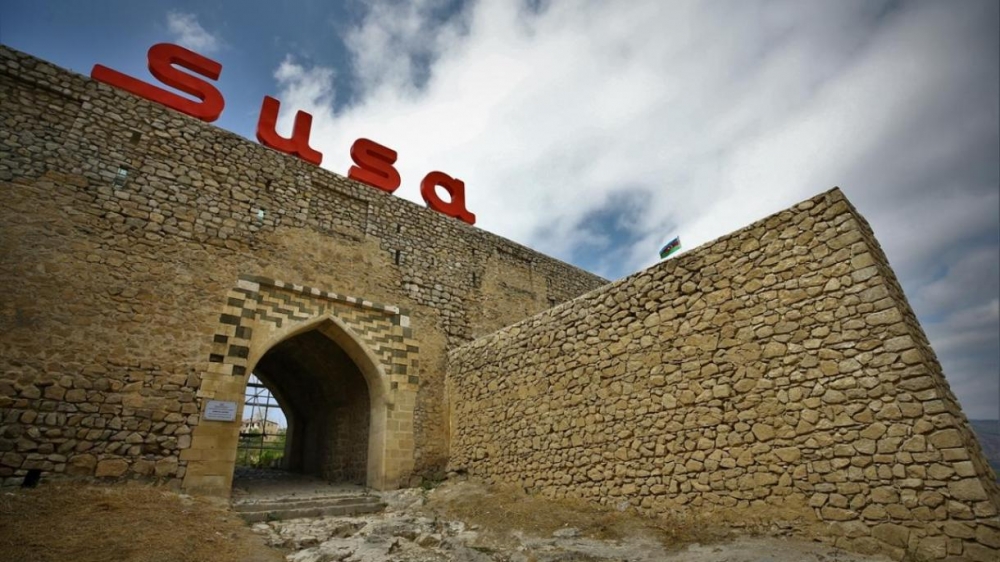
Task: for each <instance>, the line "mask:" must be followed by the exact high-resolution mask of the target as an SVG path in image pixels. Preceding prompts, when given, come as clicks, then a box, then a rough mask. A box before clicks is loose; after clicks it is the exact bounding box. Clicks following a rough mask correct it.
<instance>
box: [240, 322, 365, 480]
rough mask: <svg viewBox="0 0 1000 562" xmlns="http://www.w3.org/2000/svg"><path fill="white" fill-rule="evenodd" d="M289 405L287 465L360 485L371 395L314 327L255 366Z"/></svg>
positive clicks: (353, 368) (354, 370)
mask: <svg viewBox="0 0 1000 562" xmlns="http://www.w3.org/2000/svg"><path fill="white" fill-rule="evenodd" d="M254 372H255V373H257V375H258V376H259V377H261V379H262V380H264V381H266V382H267V384H268V385H269V386H270V387H272V388H274V389H275V392H277V393H279V395H280V396H281V397H282V399H283V401H284V402H285V403H287V408H288V409H290V410H291V414H290V417H291V418H292V422H293V423H291V424H290V426H289V431H288V436H287V439H288V458H287V459H285V466H286V468H287V469H288V470H291V471H294V472H302V473H305V474H312V475H315V476H319V477H321V478H324V479H326V480H329V481H335V482H351V483H354V484H365V483H366V475H367V459H368V430H369V411H370V405H369V402H370V399H369V394H368V387H367V384H366V383H365V379H364V376H363V375H362V374H361V372H360V371H359V370H358V367H357V366H356V365H355V364H354V363H353V362H352V361H351V359H350V357H348V356H347V353H346V352H344V350H342V349H340V348H339V347H338V346H337V345H336V344H334V343H333V342H332V341H330V339H328V338H327V337H326V336H324V335H323V334H321V333H320V332H318V331H315V330H314V331H309V332H306V333H304V334H301V335H298V336H295V337H293V338H291V339H288V340H285V341H284V342H281V343H280V344H278V345H276V346H274V348H272V349H271V350H270V351H268V352H267V353H266V354H265V355H264V357H263V358H262V359H261V360H260V362H259V363H258V364H257V368H256V369H255V371H254Z"/></svg>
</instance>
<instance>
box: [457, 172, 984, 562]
mask: <svg viewBox="0 0 1000 562" xmlns="http://www.w3.org/2000/svg"><path fill="white" fill-rule="evenodd" d="M449 360H450V363H449V386H450V388H451V391H452V392H453V397H452V403H453V404H454V415H453V417H452V424H453V435H454V440H453V445H452V456H451V460H450V468H451V469H452V470H455V471H466V472H468V473H470V474H475V475H480V476H483V477H486V478H489V479H491V480H493V481H498V482H506V483H513V484H516V485H519V486H523V487H526V488H529V489H532V490H535V491H537V492H539V493H542V494H545V495H549V496H552V497H576V498H584V499H588V500H592V501H595V502H600V503H602V504H608V505H612V506H616V507H625V506H631V507H633V508H636V509H638V510H640V511H643V512H646V513H650V514H659V513H669V512H677V511H688V512H697V513H701V514H717V515H719V516H722V515H724V514H728V515H729V516H735V517H740V516H741V515H742V514H748V515H749V514H750V513H755V514H763V515H764V517H774V518H777V517H792V518H798V519H799V520H800V521H802V522H804V523H803V524H804V525H805V523H807V522H815V523H809V526H808V529H809V530H808V531H805V532H808V533H810V534H815V535H816V536H821V537H824V538H826V539H829V540H832V541H834V542H836V544H837V545H839V546H843V547H846V548H850V549H853V550H857V551H863V552H876V551H879V552H885V553H887V554H889V555H891V556H892V557H893V558H895V559H902V558H903V557H904V556H905V555H907V553H909V555H910V556H913V557H915V558H917V559H934V560H937V559H944V558H946V557H950V556H954V557H961V559H968V560H996V559H997V556H998V552H1000V550H998V548H1000V523H998V520H997V509H998V507H1000V491H998V488H997V485H996V483H995V476H994V474H993V473H992V471H991V470H990V468H989V467H988V466H987V464H986V462H985V461H984V459H983V456H982V453H981V450H980V448H979V445H978V443H977V442H976V440H975V437H974V436H973V435H972V433H971V431H970V430H969V428H968V424H967V420H966V418H965V417H964V415H963V414H962V412H961V409H960V408H959V406H958V404H957V402H956V400H955V397H954V396H953V394H952V393H951V391H950V390H949V388H948V385H947V382H946V381H945V379H944V377H943V376H942V373H941V368H940V365H939V364H938V362H937V360H936V358H935V357H934V355H933V352H932V351H931V350H930V347H929V346H928V344H927V339H926V337H925V336H924V334H923V332H922V331H921V329H920V326H919V325H918V323H917V321H916V319H915V317H914V316H913V313H912V311H911V310H910V308H909V306H908V305H907V303H906V300H905V298H904V297H903V293H902V291H901V290H900V287H899V284H898V283H897V281H896V279H895V277H894V276H893V274H892V271H891V270H890V268H889V265H888V263H887V262H886V260H885V257H884V255H883V253H882V251H881V249H880V248H879V246H878V244H877V243H876V241H875V239H874V237H873V235H872V232H871V230H870V228H869V227H868V225H867V223H866V222H865V221H864V219H863V218H862V217H861V216H859V215H858V213H857V212H856V211H855V209H854V208H853V207H852V206H851V205H850V204H849V203H848V202H847V201H846V199H845V198H844V196H843V194H842V193H841V192H840V191H839V190H833V191H830V192H827V193H824V194H822V195H819V196H817V197H815V198H813V199H811V200H808V201H805V202H803V203H801V204H799V205H797V206H795V207H794V208H792V209H789V210H786V211H783V212H781V213H778V214H776V215H774V216H771V217H769V218H767V219H764V220H762V221H760V222H758V223H755V224H753V225H751V226H749V227H747V228H745V229H743V230H740V231H738V232H735V233H733V234H731V235H728V236H726V237H724V238H721V239H719V240H717V241H715V242H713V243H710V244H708V245H706V246H702V247H700V248H698V249H696V250H693V251H691V252H688V253H686V254H683V255H681V256H679V257H678V258H676V259H671V260H667V261H666V262H663V263H661V264H659V265H657V266H654V267H652V268H650V269H648V270H646V271H642V272H640V273H637V274H635V275H633V276H631V277H628V278H626V279H623V280H621V281H618V282H615V283H613V284H611V285H608V286H605V287H602V288H600V289H598V290H595V291H593V292H590V293H588V294H586V295H584V296H582V297H579V298H578V299H576V300H573V301H571V302H568V303H565V304H562V305H560V306H557V307H555V308H553V309H551V310H548V311H545V312H542V313H540V314H538V315H536V316H534V317H531V318H529V319H527V320H524V321H522V322H519V323H517V324H515V325H513V326H510V327H507V328H504V329H502V330H500V331H498V332H496V333H494V334H490V335H489V336H486V337H483V338H480V339H478V340H476V341H474V342H472V343H470V344H468V345H465V346H463V347H460V348H458V349H455V350H453V351H451V352H450V354H449ZM779 509H780V511H779ZM778 513H781V515H780V516H779V515H778ZM813 525H815V526H813Z"/></svg>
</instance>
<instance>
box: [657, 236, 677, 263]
mask: <svg viewBox="0 0 1000 562" xmlns="http://www.w3.org/2000/svg"><path fill="white" fill-rule="evenodd" d="M680 249H681V237H680V236H678V237H677V238H674V239H673V240H671V241H670V242H667V245H666V246H664V247H663V248H661V249H660V259H661V260H662V259H663V258H665V257H667V256H669V255H670V254H672V253H674V252H676V251H677V250H680Z"/></svg>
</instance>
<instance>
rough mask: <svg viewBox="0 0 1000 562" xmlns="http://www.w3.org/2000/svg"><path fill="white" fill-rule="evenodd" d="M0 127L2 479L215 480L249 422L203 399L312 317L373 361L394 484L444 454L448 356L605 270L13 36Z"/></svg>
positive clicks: (191, 483)
mask: <svg viewBox="0 0 1000 562" xmlns="http://www.w3.org/2000/svg"><path fill="white" fill-rule="evenodd" d="M0 119H2V126H0V194H2V201H3V204H2V205H0V280H2V282H3V286H4V289H5V290H4V298H3V300H2V305H0V306H2V309H0V334H2V335H0V481H2V483H3V484H5V485H18V484H20V483H21V481H22V480H23V478H24V475H25V474H26V473H27V471H29V470H32V469H34V470H41V471H42V473H43V476H44V477H48V476H49V475H58V474H65V475H73V476H81V477H98V478H117V477H125V478H128V477H144V478H158V479H162V480H166V481H172V482H174V483H175V484H177V485H183V487H184V488H186V489H188V490H195V491H202V492H207V493H215V494H223V495H228V493H229V489H230V482H231V479H232V473H233V463H234V460H235V455H236V444H237V440H238V432H239V421H235V422H232V423H226V422H220V421H207V420H205V419H204V416H203V409H204V407H205V404H206V402H207V401H208V400H220V401H238V402H239V403H240V404H241V405H242V399H243V389H244V386H245V383H246V379H247V377H248V376H249V375H250V372H251V371H252V370H253V369H254V368H255V366H256V365H258V363H259V362H260V359H261V358H262V357H263V356H264V355H265V354H266V353H267V352H268V351H269V350H271V349H277V348H279V347H280V345H279V344H281V342H283V341H290V340H288V338H290V337H293V336H295V334H296V333H297V332H300V331H303V330H312V331H314V332H317V333H320V334H323V335H324V336H325V337H324V338H320V339H322V340H329V341H331V342H333V344H335V345H336V346H337V347H339V348H340V349H342V350H343V351H344V352H346V354H347V355H348V356H350V358H351V360H352V361H354V362H355V363H357V368H358V369H357V370H359V371H360V372H361V374H359V375H358V376H359V377H360V376H362V375H363V376H364V377H365V378H364V382H365V383H367V386H368V387H369V388H368V389H367V392H365V393H361V394H364V395H369V396H370V398H371V406H370V411H371V419H370V421H369V425H368V438H369V444H368V445H369V446H368V448H367V462H368V465H369V466H368V479H367V483H368V484H369V485H372V486H375V487H379V488H392V487H396V486H399V485H406V484H407V483H409V482H410V480H411V478H414V477H419V475H421V474H433V473H435V472H437V473H441V471H442V470H443V468H444V463H445V461H446V460H447V455H448V434H447V430H448V427H447V407H448V406H447V403H446V401H445V392H444V382H445V364H446V356H445V351H446V350H447V349H450V348H452V347H454V346H456V345H458V344H460V343H465V342H468V341H470V340H472V339H473V338H475V337H477V336H481V335H485V334H487V333H489V332H492V331H494V330H497V329H499V328H501V327H503V326H506V325H509V324H511V323H513V322H515V321H517V320H520V319H522V318H525V317H527V316H529V315H531V314H534V313H537V312H540V311H542V310H544V309H546V308H549V307H551V306H552V305H553V304H556V303H559V302H563V301H565V300H567V299H569V298H572V297H575V296H578V295H579V294H581V293H583V292H585V291H587V290H590V289H593V288H596V287H598V286H600V285H603V284H604V283H606V281H605V280H604V279H601V278H599V277H596V276H594V275H592V274H589V273H587V272H584V271H581V270H579V269H577V268H574V267H571V266H568V265H566V264H564V263H562V262H559V261H557V260H554V259H552V258H548V257H546V256H543V255H541V254H539V253H537V252H534V251H532V250H530V249H528V248H525V247H523V246H520V245H517V244H514V243H512V242H510V241H508V240H505V239H503V238H500V237H498V236H495V235H492V234H490V233H487V232H484V231H482V230H479V229H475V228H472V227H470V226H468V225H466V224H464V223H462V222H460V221H458V220H454V219H450V218H448V217H445V216H443V215H441V214H440V213H436V212H433V211H431V210H429V209H426V208H424V207H421V206H418V205H415V204H413V203H410V202H408V201H405V200H403V199H401V198H399V197H394V196H390V195H388V194H385V193H384V192H381V191H378V190H376V189H373V188H370V187H368V186H365V185H363V184H360V183H357V182H354V181H351V180H348V179H346V178H344V177H341V176H338V175H336V174H333V173H330V172H328V171H326V170H323V169H320V168H318V167H316V166H313V165H311V164H307V163H304V162H302V161H301V160H299V159H297V158H293V157H290V156H287V155H285V154H281V153H278V152H275V151H273V150H270V149H268V148H265V147H263V146H260V145H258V144H256V143H252V142H248V141H247V140H246V139H243V138H241V137H238V136H237V135H235V134H232V133H229V132H226V131H224V130H221V129H218V128H216V127H213V126H210V125H207V124H205V123H203V122H201V121H198V120H195V119H192V118H189V117H187V116H185V115H182V114H179V113H177V112H174V111H171V110H169V109H167V108H164V107H162V106H159V105H157V104H154V103H151V102H148V101H146V100H143V99H140V98H137V97H135V96H133V95H131V94H128V93H125V92H121V91H118V90H115V89H113V88H111V87H109V86H107V85H104V84H100V83H97V82H94V81H92V80H90V79H88V78H85V77H83V76H80V75H77V74H74V73H71V72H68V71H66V70H63V69H59V68H57V67H55V66H53V65H51V64H49V63H46V62H44V61H40V60H38V59H35V58H33V57H30V56H28V55H26V54H23V53H19V52H17V51H14V50H11V49H8V48H0ZM259 211H263V217H262V218H260V216H259V214H258V212H259ZM314 339H315V338H314ZM287 355H288V354H287V353H286V356H287ZM328 355H329V354H328ZM342 355H343V354H342ZM317 357H320V356H319V355H317ZM323 357H326V356H323ZM320 358H322V357H320ZM318 362H320V361H318V360H314V361H313V363H318ZM301 394H305V393H301ZM306 398H309V397H308V396H307V397H306ZM335 398H344V397H343V396H336V397H335ZM292 406H293V407H294V409H295V410H301V411H309V410H317V408H316V407H313V406H311V405H305V404H301V403H300V404H292ZM307 406H308V407H307ZM366 409H368V408H367V407H366ZM309 421H315V420H309ZM341 433H342V432H341ZM328 434H329V435H330V436H331V437H330V439H336V438H337V433H336V432H334V431H331V432H328ZM314 445H316V447H314V448H323V447H325V446H326V445H332V443H315V444H314ZM330 448H333V447H332V446H331V447H330ZM362 449H364V447H362ZM331 470H334V469H333V468H332V467H327V470H326V472H328V473H329V472H330V471H331Z"/></svg>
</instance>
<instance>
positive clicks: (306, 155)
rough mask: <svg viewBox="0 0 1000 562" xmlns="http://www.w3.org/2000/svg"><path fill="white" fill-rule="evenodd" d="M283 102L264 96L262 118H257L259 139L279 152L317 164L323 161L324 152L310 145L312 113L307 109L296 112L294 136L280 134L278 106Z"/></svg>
mask: <svg viewBox="0 0 1000 562" xmlns="http://www.w3.org/2000/svg"><path fill="white" fill-rule="evenodd" d="M280 107H281V102H279V101H278V100H276V99H274V98H272V97H271V96H264V104H263V105H262V106H261V108H260V119H258V120H257V140H259V141H260V144H262V145H264V146H269V147H271V148H273V149H275V150H277V151H278V152H284V153H285V154H291V155H293V156H298V157H299V158H301V159H303V160H305V161H306V162H310V163H312V164H316V165H317V166H319V163H320V162H322V161H323V153H321V152H319V151H317V150H313V149H312V148H310V147H309V131H310V130H311V129H312V120H313V118H312V115H309V114H308V113H306V112H305V111H299V112H296V113H295V125H294V126H293V127H292V138H290V139H286V138H285V137H283V136H281V135H279V134H278V132H277V131H276V130H275V126H276V125H277V123H278V108H280Z"/></svg>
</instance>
